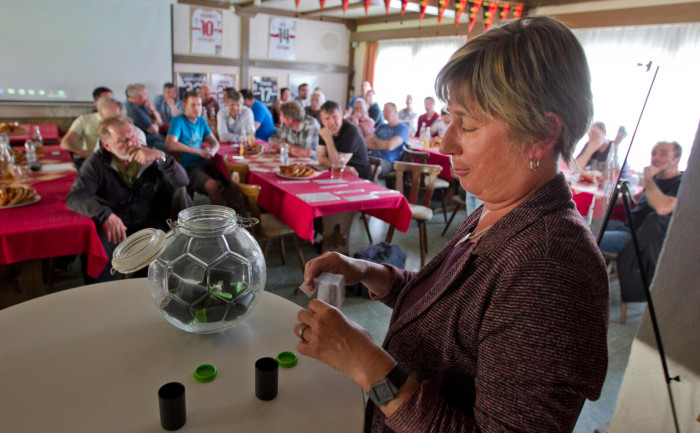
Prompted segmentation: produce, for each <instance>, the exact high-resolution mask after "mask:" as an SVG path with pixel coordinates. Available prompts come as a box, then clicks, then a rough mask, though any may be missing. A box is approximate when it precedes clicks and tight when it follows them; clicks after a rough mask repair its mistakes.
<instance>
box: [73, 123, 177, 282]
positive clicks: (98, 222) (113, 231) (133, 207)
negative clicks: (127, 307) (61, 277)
mask: <svg viewBox="0 0 700 433" xmlns="http://www.w3.org/2000/svg"><path fill="white" fill-rule="evenodd" d="M97 131H98V134H99V136H100V140H101V146H100V147H99V148H98V149H97V150H95V152H94V153H93V154H91V155H90V156H89V157H88V158H87V159H86V160H85V163H84V164H83V167H82V169H81V170H80V172H79V173H78V177H77V178H76V180H75V182H74V183H73V187H72V188H71V191H70V193H69V194H68V197H67V198H66V207H67V208H68V209H70V210H72V211H73V212H76V213H79V214H81V215H85V216H88V217H90V218H92V219H93V221H94V222H95V226H96V228H97V232H98V234H99V236H100V241H101V242H102V246H103V247H104V249H105V253H107V257H109V258H111V257H112V253H113V252H114V249H115V248H116V247H117V245H118V244H119V243H120V242H121V241H123V240H124V239H125V238H126V237H127V236H128V235H130V234H132V233H135V232H137V231H139V230H141V229H144V228H151V227H155V228H160V229H163V230H168V227H167V225H166V223H165V221H166V220H167V219H168V218H173V217H174V216H175V215H177V212H178V211H179V210H180V209H181V208H184V207H187V206H188V205H189V204H191V201H190V200H189V198H188V197H187V194H186V191H185V188H184V187H185V186H186V185H187V184H188V182H189V178H188V177H187V173H186V172H185V170H184V169H183V168H182V167H181V166H180V164H178V163H177V161H175V160H174V159H173V157H172V156H170V155H168V154H167V153H165V152H163V151H160V150H157V149H152V148H149V147H143V146H141V144H140V143H139V141H138V138H137V136H136V133H135V131H134V126H133V124H132V123H131V120H130V119H129V118H127V117H126V116H123V115H116V116H111V117H108V118H106V119H103V120H102V121H101V122H100V123H99V125H98V127H97ZM110 263H111V262H110ZM110 268H111V264H107V266H105V269H104V270H103V271H102V274H100V276H99V277H98V278H97V282H100V281H109V280H111V279H112V276H111V275H110V272H109V271H110ZM84 274H85V273H84ZM84 276H85V279H86V282H88V283H91V282H95V281H93V280H92V279H91V278H90V277H89V276H87V274H85V275H84Z"/></svg>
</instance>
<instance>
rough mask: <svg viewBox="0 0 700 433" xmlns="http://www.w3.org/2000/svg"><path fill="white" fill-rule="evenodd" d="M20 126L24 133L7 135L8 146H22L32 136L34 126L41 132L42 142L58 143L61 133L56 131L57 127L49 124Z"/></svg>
mask: <svg viewBox="0 0 700 433" xmlns="http://www.w3.org/2000/svg"><path fill="white" fill-rule="evenodd" d="M20 126H21V127H22V128H23V129H24V131H22V132H17V133H14V134H8V137H10V144H13V145H18V144H24V142H25V141H27V139H28V138H30V137H31V136H32V133H33V132H34V127H35V126H38V127H39V132H41V138H42V139H43V140H44V141H51V142H58V139H59V138H61V131H60V130H59V129H58V125H54V124H51V123H49V124H39V125H20Z"/></svg>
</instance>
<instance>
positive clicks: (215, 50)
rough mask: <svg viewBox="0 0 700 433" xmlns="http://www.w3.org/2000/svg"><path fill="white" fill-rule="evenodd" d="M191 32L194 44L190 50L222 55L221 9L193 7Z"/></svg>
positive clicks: (191, 10)
mask: <svg viewBox="0 0 700 433" xmlns="http://www.w3.org/2000/svg"><path fill="white" fill-rule="evenodd" d="M190 12H191V14H192V19H191V20H190V23H191V26H190V32H191V35H192V44H191V46H190V52H192V53H197V54H212V55H215V56H220V55H221V39H222V37H221V35H222V29H221V20H222V15H221V12H220V11H217V10H213V9H202V8H191V9H190Z"/></svg>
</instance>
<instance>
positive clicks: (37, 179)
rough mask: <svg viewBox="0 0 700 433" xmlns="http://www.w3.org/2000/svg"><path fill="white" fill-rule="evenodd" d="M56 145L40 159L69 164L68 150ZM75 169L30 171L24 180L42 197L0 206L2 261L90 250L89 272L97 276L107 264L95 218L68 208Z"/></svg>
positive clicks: (47, 148)
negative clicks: (63, 150) (67, 202)
mask: <svg viewBox="0 0 700 433" xmlns="http://www.w3.org/2000/svg"><path fill="white" fill-rule="evenodd" d="M56 152H59V148H58V146H56V145H53V146H46V149H45V157H44V158H41V159H40V162H42V163H44V164H46V165H49V164H50V163H61V164H65V163H68V162H69V161H70V156H69V155H68V154H67V153H66V152H60V153H58V154H57V155H54V154H53V153H56ZM76 175H77V174H76V172H75V169H69V170H64V171H46V172H43V171H42V172H38V173H32V174H30V178H29V180H27V181H25V182H22V183H24V184H29V185H31V186H33V187H34V188H35V189H36V191H37V193H38V194H39V195H40V196H41V200H39V201H38V202H37V203H34V204H32V205H28V206H23V207H17V208H11V209H0V265H5V264H10V263H16V262H20V261H24V260H35V259H44V258H48V257H59V256H66V255H71V254H81V253H86V254H87V256H88V269H87V272H88V274H89V275H90V276H92V277H97V276H98V275H99V274H100V272H102V269H103V268H104V267H105V265H106V264H107V262H108V260H107V255H106V254H105V252H104V249H103V248H102V244H101V243H100V239H99V237H98V235H97V230H96V229H95V225H94V223H93V222H92V220H91V219H90V218H88V217H85V216H83V215H79V214H77V213H75V212H72V211H70V210H68V209H67V208H66V205H65V200H66V195H68V192H69V191H70V188H71V185H72V184H73V180H74V179H75V177H76Z"/></svg>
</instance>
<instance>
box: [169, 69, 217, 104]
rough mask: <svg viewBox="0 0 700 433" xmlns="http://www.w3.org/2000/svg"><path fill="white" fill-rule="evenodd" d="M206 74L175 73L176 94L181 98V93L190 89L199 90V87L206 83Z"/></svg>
mask: <svg viewBox="0 0 700 433" xmlns="http://www.w3.org/2000/svg"><path fill="white" fill-rule="evenodd" d="M207 78H208V77H207V74H205V73H201V72H178V73H177V84H176V85H177V94H178V96H179V97H180V99H182V95H184V94H185V92H189V91H190V90H199V88H200V87H202V86H204V85H206V84H207V83H208V81H209V80H208V79H207Z"/></svg>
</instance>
